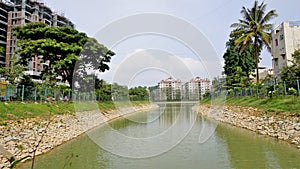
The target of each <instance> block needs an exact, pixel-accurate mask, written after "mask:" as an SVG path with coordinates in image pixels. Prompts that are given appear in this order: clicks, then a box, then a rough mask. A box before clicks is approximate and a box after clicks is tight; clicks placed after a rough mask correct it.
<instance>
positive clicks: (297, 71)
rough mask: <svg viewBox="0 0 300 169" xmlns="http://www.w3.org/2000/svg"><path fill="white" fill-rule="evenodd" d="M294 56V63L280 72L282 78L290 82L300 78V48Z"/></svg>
mask: <svg viewBox="0 0 300 169" xmlns="http://www.w3.org/2000/svg"><path fill="white" fill-rule="evenodd" d="M292 57H293V60H291V62H292V65H291V66H287V67H285V68H284V69H283V70H282V71H281V74H280V77H281V79H282V80H284V81H287V82H288V83H291V82H292V81H293V80H296V79H300V50H296V51H295V52H294V54H293V55H292Z"/></svg>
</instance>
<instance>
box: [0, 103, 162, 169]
mask: <svg viewBox="0 0 300 169" xmlns="http://www.w3.org/2000/svg"><path fill="white" fill-rule="evenodd" d="M154 108H157V105H156V104H145V105H140V106H133V107H121V108H119V109H116V110H109V111H101V110H94V111H87V112H77V113H75V114H73V115H71V114H66V115H54V116H51V117H50V119H51V120H50V121H51V122H50V123H49V119H45V118H39V117H37V118H31V119H20V120H10V121H7V125H6V126H0V130H1V133H0V169H9V166H10V163H9V161H8V158H10V157H12V156H13V157H14V158H15V159H17V160H18V159H21V158H22V157H25V156H28V155H32V152H33V151H34V147H35V146H36V145H37V144H38V142H39V140H40V139H41V137H42V136H43V138H42V141H41V143H40V145H39V146H38V149H37V151H36V156H37V155H41V154H44V153H47V152H49V151H51V150H52V149H54V148H55V147H57V146H59V145H62V144H64V143H65V142H68V141H70V140H72V139H75V138H77V137H78V136H80V135H82V134H84V133H85V132H87V131H89V130H91V129H93V128H95V127H97V126H99V125H101V124H103V123H105V122H108V121H110V120H113V119H115V118H118V117H121V116H123V115H127V114H131V113H135V112H140V111H147V110H151V109H154ZM48 123H49V126H48V128H47V125H48Z"/></svg>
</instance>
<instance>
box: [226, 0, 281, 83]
mask: <svg viewBox="0 0 300 169" xmlns="http://www.w3.org/2000/svg"><path fill="white" fill-rule="evenodd" d="M266 7H267V5H266V4H265V3H264V2H262V3H261V4H259V3H258V1H255V2H254V6H253V7H252V8H251V9H248V8H246V7H242V10H241V14H242V19H239V22H237V23H234V24H232V25H231V27H233V28H238V29H239V31H236V32H233V33H232V35H233V36H235V35H239V38H237V39H236V40H235V43H236V48H237V49H238V48H239V49H240V52H242V51H243V50H244V49H245V47H247V46H248V45H249V44H251V45H252V46H253V50H254V52H253V58H254V59H255V66H256V80H257V82H258V81H259V72H258V63H259V55H260V52H261V50H262V48H263V47H264V46H266V47H267V48H268V49H269V50H270V39H271V38H270V36H271V35H270V31H271V29H272V24H269V23H268V22H269V21H270V20H271V19H273V18H274V17H276V16H277V13H276V11H275V10H270V11H268V12H266Z"/></svg>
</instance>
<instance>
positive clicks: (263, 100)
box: [200, 96, 300, 115]
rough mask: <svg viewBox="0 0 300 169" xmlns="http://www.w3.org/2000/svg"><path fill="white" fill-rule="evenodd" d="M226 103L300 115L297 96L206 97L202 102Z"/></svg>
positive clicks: (299, 102) (299, 101)
mask: <svg viewBox="0 0 300 169" xmlns="http://www.w3.org/2000/svg"><path fill="white" fill-rule="evenodd" d="M215 103H225V105H230V106H243V107H253V108H257V109H259V110H262V111H264V112H266V113H269V112H274V113H283V112H288V113H291V114H294V113H296V114H299V115H300V100H299V97H297V96H276V97H259V98H258V97H251V96H242V97H226V98H214V99H211V98H206V99H203V100H202V101H201V102H200V104H215Z"/></svg>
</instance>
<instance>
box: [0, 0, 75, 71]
mask: <svg viewBox="0 0 300 169" xmlns="http://www.w3.org/2000/svg"><path fill="white" fill-rule="evenodd" d="M0 16H1V17H0V45H2V46H3V47H5V49H6V54H5V59H4V57H3V56H2V57H1V56H0V64H2V66H3V65H5V66H7V67H9V66H10V60H11V59H12V56H13V55H14V52H15V50H16V48H17V46H16V41H17V39H16V38H15V37H13V36H12V34H13V32H12V28H13V27H15V26H24V25H26V23H30V22H43V23H45V24H47V25H49V26H70V27H74V24H73V23H72V22H71V21H70V20H69V19H67V18H66V17H64V16H63V15H59V14H57V13H55V12H53V11H52V10H51V9H50V8H49V7H47V6H46V5H45V4H44V3H42V2H40V1H37V0H10V1H6V2H3V1H1V2H0ZM43 63H44V61H43V60H42V57H38V56H36V57H34V58H32V62H30V63H29V65H28V67H27V70H26V73H27V74H30V75H39V74H40V72H41V70H42V69H43Z"/></svg>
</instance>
